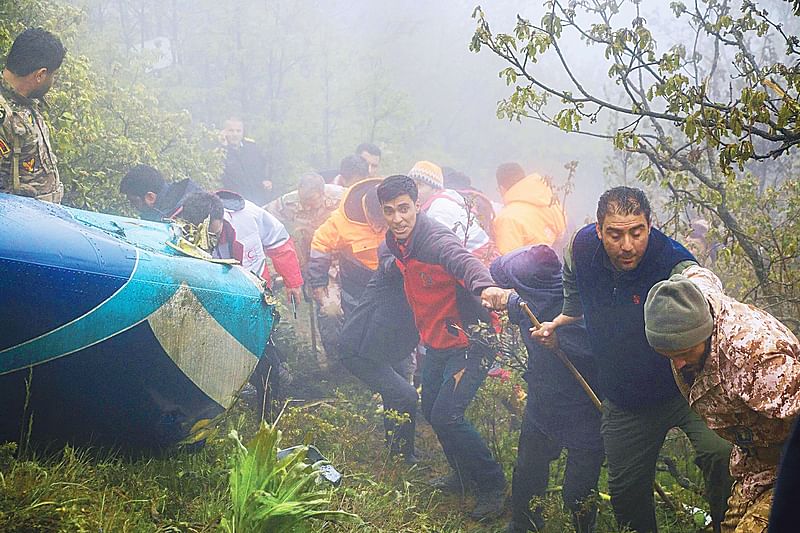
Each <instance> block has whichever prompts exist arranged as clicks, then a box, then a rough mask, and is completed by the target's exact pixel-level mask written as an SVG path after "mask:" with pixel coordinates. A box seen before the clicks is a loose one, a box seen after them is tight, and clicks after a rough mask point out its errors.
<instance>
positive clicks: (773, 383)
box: [673, 265, 800, 500]
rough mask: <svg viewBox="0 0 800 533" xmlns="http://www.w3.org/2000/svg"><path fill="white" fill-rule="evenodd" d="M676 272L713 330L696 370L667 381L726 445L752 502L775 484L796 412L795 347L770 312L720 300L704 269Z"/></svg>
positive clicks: (799, 404)
mask: <svg viewBox="0 0 800 533" xmlns="http://www.w3.org/2000/svg"><path fill="white" fill-rule="evenodd" d="M683 274H684V275H685V276H687V277H688V278H689V279H690V280H691V281H692V282H694V283H695V285H697V286H698V287H699V288H700V290H701V291H702V292H703V294H704V295H705V297H706V299H707V300H708V302H709V304H710V306H711V309H712V313H713V315H714V330H713V333H712V335H711V345H710V349H709V351H708V354H707V356H706V360H705V362H704V364H703V367H702V369H701V370H700V371H699V372H698V373H697V375H695V376H694V379H693V380H692V379H690V378H686V377H684V375H683V374H682V373H680V372H677V371H676V372H675V379H676V381H677V383H678V387H679V388H680V389H681V392H683V393H684V395H685V396H686V397H687V399H688V400H689V404H690V405H691V406H692V409H694V410H695V411H697V412H698V413H699V414H700V415H701V416H702V417H703V418H704V419H705V421H706V423H707V424H708V427H709V428H711V429H712V430H714V431H716V432H717V433H718V434H719V435H720V436H722V437H723V438H725V439H726V440H728V441H730V442H732V443H733V444H734V447H733V453H732V455H731V475H733V476H734V477H735V478H736V479H737V480H739V482H740V483H741V484H742V491H743V494H744V496H745V497H746V498H748V499H751V500H754V499H755V498H756V497H757V496H758V495H759V494H761V493H762V492H763V491H765V490H767V489H769V488H770V487H771V486H772V485H773V484H774V483H775V477H776V472H777V465H778V460H779V458H780V452H781V447H782V445H783V443H784V441H786V439H788V438H789V434H790V433H791V428H792V422H793V421H794V420H795V418H796V417H797V415H798V413H800V343H799V342H798V340H797V338H796V337H795V336H794V334H793V333H792V332H791V331H790V330H789V329H788V328H787V327H786V326H784V325H783V324H782V323H781V322H779V321H778V320H777V319H776V318H775V317H773V316H772V315H770V314H768V313H766V312H765V311H762V310H761V309H758V308H756V307H753V306H751V305H747V304H743V303H741V302H738V301H736V300H734V299H733V298H730V297H728V296H726V295H725V294H724V293H723V291H722V283H721V282H720V280H719V278H717V276H715V275H714V273H713V272H711V271H710V270H708V269H705V268H702V267H700V266H697V265H694V266H691V267H689V268H687V269H686V270H685V271H684V272H683ZM673 369H674V367H673Z"/></svg>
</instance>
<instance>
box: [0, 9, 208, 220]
mask: <svg viewBox="0 0 800 533" xmlns="http://www.w3.org/2000/svg"><path fill="white" fill-rule="evenodd" d="M2 15H3V16H2V17H0V53H2V54H3V55H5V53H6V51H7V50H8V48H9V47H10V46H11V43H12V41H13V39H14V37H16V35H17V34H18V33H19V32H20V31H22V30H23V29H24V28H26V27H31V26H42V27H45V28H46V29H49V30H51V31H54V32H55V33H56V34H58V35H59V37H60V38H61V39H62V41H64V43H65V45H66V47H67V49H68V52H67V57H66V59H65V62H64V65H63V66H62V67H61V69H59V73H58V78H57V79H56V83H55V85H54V87H53V89H52V90H51V91H50V92H49V93H48V95H47V101H48V103H49V106H48V109H47V117H48V119H49V122H50V124H51V130H52V132H53V136H52V137H53V145H54V149H55V151H56V154H57V155H58V158H59V165H58V166H59V171H60V173H61V178H62V181H64V185H65V199H64V203H66V204H68V205H73V206H76V207H81V208H86V209H92V210H99V211H117V212H120V211H122V212H128V209H129V208H128V206H127V203H126V202H125V200H124V199H123V198H122V197H121V196H120V195H119V193H118V186H119V180H120V179H121V177H122V175H123V174H124V173H125V171H126V170H127V169H128V168H130V167H131V166H133V165H135V164H137V163H147V164H151V165H153V166H155V167H157V168H158V169H159V170H161V171H162V172H163V173H164V174H165V176H166V177H167V178H168V179H181V178H183V177H192V178H194V179H195V180H197V181H199V182H200V183H203V184H207V185H210V184H213V183H214V181H215V179H216V177H217V176H218V175H219V174H220V172H221V155H220V154H219V153H217V152H215V151H214V149H213V147H214V143H213V140H212V139H211V137H210V135H209V132H208V131H207V130H206V129H205V128H204V127H202V126H201V125H199V124H197V123H194V122H193V121H192V119H191V117H190V116H189V114H188V113H187V112H185V111H172V110H168V109H167V108H166V107H165V106H164V105H163V104H162V103H161V102H160V101H159V99H158V98H156V97H155V96H154V94H153V93H152V91H149V90H148V89H147V88H146V87H145V86H144V85H143V84H142V83H141V82H140V81H137V77H138V76H139V75H141V73H142V70H143V68H142V67H141V66H139V65H136V64H135V63H128V64H127V65H126V66H125V67H124V68H123V66H122V65H120V64H112V65H110V66H108V67H106V66H105V65H103V64H101V63H100V62H98V61H97V60H92V59H90V58H88V57H87V56H85V55H81V54H80V53H75V51H74V50H75V49H76V48H79V47H78V46H76V45H77V44H78V43H79V39H84V38H85V36H86V35H89V34H91V33H92V27H91V25H90V24H89V21H88V20H87V17H86V16H85V15H84V14H83V13H82V12H81V11H80V10H79V9H77V8H75V7H72V6H69V5H66V4H63V3H61V2H58V1H55V0H21V1H19V2H5V3H4V7H3V12H2Z"/></svg>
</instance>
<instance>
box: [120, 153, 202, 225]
mask: <svg viewBox="0 0 800 533" xmlns="http://www.w3.org/2000/svg"><path fill="white" fill-rule="evenodd" d="M119 192H121V193H122V194H124V195H125V196H126V197H127V198H128V201H129V202H130V203H131V205H133V207H135V208H136V209H137V210H138V211H139V215H140V216H141V217H142V218H143V219H145V220H152V221H154V222H159V221H161V220H162V219H165V218H172V217H174V216H175V215H177V214H178V213H180V211H181V209H182V207H183V202H184V201H185V200H186V198H188V197H189V196H190V195H191V194H192V193H196V192H203V188H202V187H200V186H199V185H198V184H196V183H195V182H194V181H192V180H190V179H189V178H186V179H183V180H181V181H176V182H175V183H169V184H167V182H166V180H165V179H164V176H163V175H162V174H161V172H159V171H158V170H156V169H155V168H153V167H151V166H150V165H136V166H135V167H133V168H131V169H130V170H129V171H128V173H127V174H125V177H123V178H122V181H121V182H120V184H119Z"/></svg>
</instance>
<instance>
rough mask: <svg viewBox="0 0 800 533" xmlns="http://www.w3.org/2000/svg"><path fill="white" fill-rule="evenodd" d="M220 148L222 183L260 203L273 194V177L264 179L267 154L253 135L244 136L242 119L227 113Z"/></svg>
mask: <svg viewBox="0 0 800 533" xmlns="http://www.w3.org/2000/svg"><path fill="white" fill-rule="evenodd" d="M221 141H222V149H223V151H224V153H225V167H224V168H223V171H222V186H223V187H224V188H225V189H228V190H230V191H234V192H237V193H239V194H240V195H241V196H242V197H244V198H245V199H247V200H249V201H251V202H253V203H254V204H256V205H259V206H263V205H264V204H266V203H267V202H269V201H270V199H271V197H272V181H270V180H269V179H267V158H266V157H265V156H264V153H263V152H262V151H261V148H260V147H259V146H258V144H256V142H255V141H254V140H253V139H250V138H248V137H245V136H244V122H243V121H242V119H240V118H239V117H230V118H229V119H228V120H226V121H225V124H224V125H223V129H222V134H221Z"/></svg>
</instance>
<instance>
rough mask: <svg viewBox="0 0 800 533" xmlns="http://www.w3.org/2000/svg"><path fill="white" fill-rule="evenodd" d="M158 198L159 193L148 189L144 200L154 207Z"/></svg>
mask: <svg viewBox="0 0 800 533" xmlns="http://www.w3.org/2000/svg"><path fill="white" fill-rule="evenodd" d="M156 198H158V195H157V194H156V193H154V192H152V191H147V192H146V193H145V194H144V198H143V200H144V203H145V204H146V205H147V206H148V207H153V206H154V205H156Z"/></svg>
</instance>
